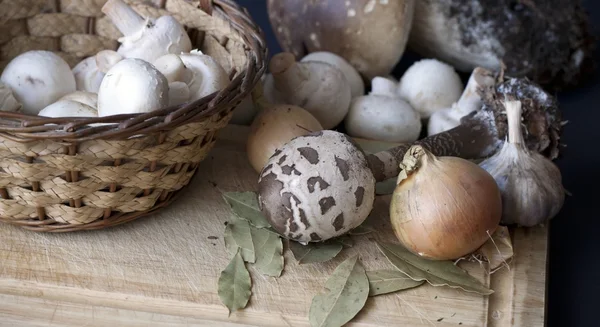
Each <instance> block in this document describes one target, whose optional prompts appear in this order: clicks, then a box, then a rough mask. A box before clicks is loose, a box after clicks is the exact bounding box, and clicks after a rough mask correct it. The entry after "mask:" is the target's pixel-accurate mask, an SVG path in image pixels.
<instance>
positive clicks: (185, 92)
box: [169, 81, 190, 106]
mask: <svg viewBox="0 0 600 327" xmlns="http://www.w3.org/2000/svg"><path fill="white" fill-rule="evenodd" d="M189 100H190V88H189V87H188V86H187V84H185V83H184V82H179V81H175V82H172V83H169V106H175V105H178V104H182V103H186V102H188V101H189Z"/></svg>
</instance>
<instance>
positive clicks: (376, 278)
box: [367, 270, 425, 296]
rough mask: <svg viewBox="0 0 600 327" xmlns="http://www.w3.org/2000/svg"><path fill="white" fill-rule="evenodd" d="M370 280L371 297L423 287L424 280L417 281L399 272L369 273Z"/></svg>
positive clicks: (382, 271) (376, 271) (378, 271)
mask: <svg viewBox="0 0 600 327" xmlns="http://www.w3.org/2000/svg"><path fill="white" fill-rule="evenodd" d="M367 277H368V278H369V296H376V295H380V294H387V293H392V292H396V291H401V290H406V289H409V288H414V287H417V286H421V285H422V284H423V283H425V281H424V280H422V281H416V280H412V279H411V278H410V277H408V276H406V274H404V273H403V272H401V271H398V270H375V271H367Z"/></svg>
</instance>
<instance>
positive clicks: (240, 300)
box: [217, 250, 252, 314]
mask: <svg viewBox="0 0 600 327" xmlns="http://www.w3.org/2000/svg"><path fill="white" fill-rule="evenodd" d="M251 287H252V281H251V280H250V273H249V272H248V269H246V265H245V263H244V259H242V254H241V252H240V251H239V250H238V251H237V253H236V254H235V255H234V256H233V258H232V259H231V261H230V262H229V264H228V265H227V267H225V269H224V270H223V271H222V272H221V275H220V276H219V281H218V285H217V292H218V294H219V298H220V299H221V302H222V303H223V304H224V305H225V306H226V307H227V309H228V310H229V314H231V312H232V311H237V310H239V309H243V308H245V307H246V305H247V304H248V300H249V299H250V294H251Z"/></svg>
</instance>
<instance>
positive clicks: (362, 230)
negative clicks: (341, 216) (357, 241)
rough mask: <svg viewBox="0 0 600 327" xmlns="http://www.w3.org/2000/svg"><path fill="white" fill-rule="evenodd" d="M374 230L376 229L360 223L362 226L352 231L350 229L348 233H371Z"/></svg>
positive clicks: (355, 234) (356, 234)
mask: <svg viewBox="0 0 600 327" xmlns="http://www.w3.org/2000/svg"><path fill="white" fill-rule="evenodd" d="M373 232H374V230H373V229H372V228H370V227H367V226H363V225H360V226H358V227H356V228H354V229H352V230H351V231H349V232H348V235H354V236H358V235H366V234H370V233H373Z"/></svg>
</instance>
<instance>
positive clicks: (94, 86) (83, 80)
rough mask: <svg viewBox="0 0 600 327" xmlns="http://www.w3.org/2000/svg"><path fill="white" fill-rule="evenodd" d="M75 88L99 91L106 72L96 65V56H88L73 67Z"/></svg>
mask: <svg viewBox="0 0 600 327" xmlns="http://www.w3.org/2000/svg"><path fill="white" fill-rule="evenodd" d="M73 75H74V76H75V85H76V86H75V88H76V89H77V90H79V91H88V92H94V93H97V92H98V90H99V89H100V84H101V83H102V79H103V78H104V73H103V72H101V71H100V70H99V69H98V66H97V65H96V57H95V56H92V57H87V58H85V59H83V60H82V61H80V62H79V63H78V64H77V65H75V67H73Z"/></svg>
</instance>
